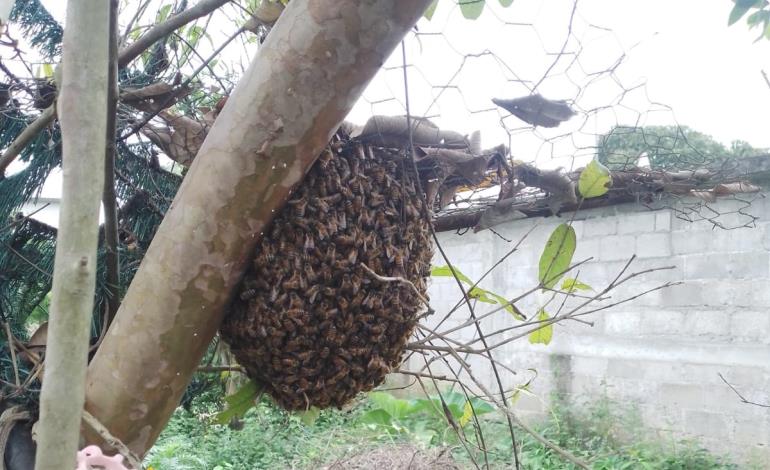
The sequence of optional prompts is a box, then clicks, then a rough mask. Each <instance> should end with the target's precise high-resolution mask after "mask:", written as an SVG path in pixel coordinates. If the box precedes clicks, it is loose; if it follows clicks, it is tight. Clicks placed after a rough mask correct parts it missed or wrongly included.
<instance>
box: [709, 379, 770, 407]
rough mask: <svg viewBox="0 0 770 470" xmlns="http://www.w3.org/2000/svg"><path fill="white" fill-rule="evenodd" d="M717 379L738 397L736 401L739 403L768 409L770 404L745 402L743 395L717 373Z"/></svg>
mask: <svg viewBox="0 0 770 470" xmlns="http://www.w3.org/2000/svg"><path fill="white" fill-rule="evenodd" d="M717 375H719V378H720V379H722V382H724V383H725V384H726V385H727V386H728V387H730V390H732V391H733V393H735V394H736V395H737V396H738V399H740V400H741V403H746V404H747V405H754V406H759V407H761V408H770V404H766V403H757V402H754V401H749V400H747V399H746V398H745V397H744V396H743V395H741V392H739V391H738V389H736V388H735V387H734V386H733V385H732V384H731V383H730V382H728V381H727V379H725V378H724V376H723V375H722V374H721V373H718V374H717Z"/></svg>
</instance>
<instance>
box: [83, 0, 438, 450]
mask: <svg viewBox="0 0 770 470" xmlns="http://www.w3.org/2000/svg"><path fill="white" fill-rule="evenodd" d="M430 1H431V0H402V1H400V2H393V1H390V0H312V1H293V2H289V4H288V6H287V7H286V10H285V11H284V12H283V14H282V15H281V18H280V19H279V20H278V22H277V23H276V25H275V27H274V28H273V30H272V32H271V33H270V35H269V36H268V37H267V39H266V41H265V43H264V45H263V46H262V47H261V48H260V49H259V52H258V53H257V55H256V57H255V59H254V61H253V62H252V64H251V66H250V67H249V70H248V71H247V72H246V74H245V75H244V77H243V78H242V79H241V82H240V83H239V84H238V86H237V87H236V88H235V90H234V91H233V93H232V94H231V96H230V99H229V100H228V102H227V105H226V106H225V107H224V109H223V110H222V113H221V114H220V115H219V117H218V119H217V120H216V123H215V124H214V126H213V127H212V129H211V131H210V132H209V134H208V137H207V138H206V140H205V142H204V143H203V146H202V147H201V150H200V152H199V155H198V157H197V158H196V159H195V161H194V163H193V165H192V166H191V168H190V170H189V172H188V173H187V176H186V178H185V180H184V182H183V183H182V186H181V188H180V189H179V192H178V193H177V195H176V197H175V199H174V202H173V203H172V205H171V208H170V209H169V211H168V213H167V214H166V217H165V218H164V220H163V222H162V223H161V225H160V227H159V228H158V231H157V233H156V235H155V237H154V239H153V241H152V243H151V245H150V247H149V249H148V251H147V254H146V256H145V257H144V260H143V261H142V265H141V267H140V269H139V271H138V272H137V273H136V276H135V277H134V279H133V282H132V283H131V286H130V287H129V290H128V292H127V294H126V296H125V298H124V299H123V302H122V304H121V306H120V310H119V311H118V315H117V316H116V317H115V320H114V321H113V323H112V326H111V327H110V330H109V332H108V333H107V335H106V337H105V338H104V341H103V343H102V345H101V347H100V348H99V350H98V351H97V353H96V356H95V357H94V359H93V361H92V362H91V365H90V368H89V373H88V385H87V392H86V395H87V399H86V401H87V405H86V407H87V409H88V410H89V412H91V413H92V414H93V415H94V416H96V417H98V418H99V420H100V421H101V422H102V423H103V424H104V425H105V426H106V427H107V428H108V429H110V431H111V432H112V433H113V434H114V435H115V436H116V437H117V438H119V439H120V440H121V441H123V442H124V443H126V445H128V447H129V448H130V449H131V450H132V451H134V452H135V453H137V454H138V455H140V456H141V455H143V454H144V453H145V452H146V451H147V450H148V449H149V448H150V447H151V446H152V444H153V443H154V442H155V439H156V438H157V437H158V434H160V432H161V430H162V429H163V426H164V425H165V423H166V422H167V421H168V419H169V417H170V416H171V414H172V413H173V411H174V409H175V408H176V406H177V405H178V403H179V399H180V398H181V396H182V394H183V393H184V390H185V388H186V386H187V384H188V383H189V381H190V379H191V378H192V375H193V373H194V372H195V370H196V368H197V366H198V363H199V361H200V359H201V357H202V356H203V354H204V352H205V351H206V348H207V346H208V344H209V342H210V341H211V339H212V338H213V337H214V335H215V333H216V331H217V329H218V328H219V324H220V323H221V321H222V318H223V316H224V314H225V308H226V306H227V304H228V301H229V299H230V298H231V295H232V292H233V290H234V289H235V287H236V286H237V284H238V282H239V281H240V278H241V276H242V274H243V271H244V269H245V268H246V266H247V265H248V262H249V260H250V259H251V258H252V257H253V256H254V249H255V246H256V243H257V241H258V240H259V238H260V234H261V232H262V230H264V229H265V227H267V226H268V224H269V223H270V221H271V220H272V218H273V215H274V213H275V212H276V211H277V210H279V209H280V208H281V207H282V206H283V204H284V203H285V202H286V199H287V198H288V196H289V193H290V191H291V189H292V188H293V187H294V185H296V184H298V183H299V182H300V181H301V180H302V178H303V176H304V175H305V173H306V172H307V170H308V169H309V168H310V166H311V165H312V163H313V162H314V161H315V159H316V157H317V155H318V154H319V153H320V151H321V150H322V149H323V147H324V146H325V145H326V144H327V143H328V141H329V139H330V137H331V136H332V134H333V132H334V131H335V130H336V129H337V127H338V126H339V124H340V123H341V122H342V120H343V118H344V117H345V115H346V114H347V113H348V112H349V110H350V109H351V107H352V106H353V104H354V103H355V102H356V99H357V98H358V97H359V96H360V94H361V92H362V91H363V89H364V87H365V86H366V84H367V83H368V82H369V81H370V80H371V79H372V77H374V75H375V74H376V73H377V71H378V70H379V68H380V67H381V66H382V64H383V63H384V62H385V60H386V59H387V57H388V56H389V55H390V54H391V52H392V51H393V49H394V48H395V46H396V45H397V44H398V42H399V41H400V40H401V39H402V37H403V35H404V34H406V32H407V31H409V29H410V28H411V27H412V26H413V25H414V24H415V22H416V21H417V19H418V18H419V16H420V15H421V14H422V12H423V11H424V9H425V8H426V7H427V6H428V4H429V3H430ZM223 162H226V164H223ZM87 438H88V439H89V440H91V442H99V437H98V436H95V435H93V434H89V435H88V436H87Z"/></svg>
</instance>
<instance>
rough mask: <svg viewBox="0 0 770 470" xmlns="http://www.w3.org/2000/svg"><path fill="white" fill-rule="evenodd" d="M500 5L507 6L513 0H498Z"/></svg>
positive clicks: (511, 3)
mask: <svg viewBox="0 0 770 470" xmlns="http://www.w3.org/2000/svg"><path fill="white" fill-rule="evenodd" d="M500 5H502V6H503V8H508V7H509V6H511V5H513V0H500Z"/></svg>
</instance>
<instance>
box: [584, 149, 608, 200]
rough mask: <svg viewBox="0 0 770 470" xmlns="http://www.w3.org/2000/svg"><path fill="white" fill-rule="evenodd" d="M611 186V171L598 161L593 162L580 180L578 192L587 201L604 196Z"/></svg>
mask: <svg viewBox="0 0 770 470" xmlns="http://www.w3.org/2000/svg"><path fill="white" fill-rule="evenodd" d="M611 185H612V177H611V176H610V170H609V169H608V168H607V167H606V166H604V165H602V164H601V163H599V161H598V160H596V159H593V160H591V163H589V164H588V166H586V167H585V168H584V169H583V171H582V172H581V173H580V178H579V179H578V191H580V195H581V196H583V197H584V198H586V199H588V198H592V197H599V196H603V195H604V194H606V193H607V191H609V187H610V186H611Z"/></svg>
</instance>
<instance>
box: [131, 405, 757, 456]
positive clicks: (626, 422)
mask: <svg viewBox="0 0 770 470" xmlns="http://www.w3.org/2000/svg"><path fill="white" fill-rule="evenodd" d="M442 396H443V398H444V401H445V403H446V405H447V407H446V410H448V413H449V414H451V416H452V422H453V423H454V424H453V425H451V424H449V423H448V422H447V419H446V417H445V416H446V414H445V413H446V411H445V410H444V407H443V406H442V405H441V401H440V400H439V399H438V396H434V397H431V398H430V399H428V398H424V397H419V398H414V399H400V398H396V397H394V396H392V395H390V394H388V393H383V392H375V393H372V394H370V395H369V397H367V398H366V399H363V400H362V401H361V402H359V403H358V404H357V405H356V406H355V407H354V408H352V409H350V410H347V411H336V410H327V411H322V412H321V413H320V415H319V416H318V418H317V419H316V420H315V421H314V422H313V424H310V425H306V424H303V422H302V417H301V415H297V414H290V413H287V412H284V411H282V410H279V409H277V408H276V407H275V406H273V405H271V404H270V403H269V402H268V401H267V400H266V399H263V400H262V401H261V402H260V404H259V406H257V407H256V408H253V409H251V410H250V411H249V412H248V413H247V414H246V416H245V417H244V419H243V422H242V424H243V427H242V429H241V430H239V431H236V430H234V429H231V428H230V427H228V426H221V425H213V424H210V422H211V416H213V415H214V414H215V412H216V411H217V410H218V406H219V405H216V404H212V403H213V402H212V401H206V400H205V399H204V400H198V403H197V404H196V405H195V406H194V407H193V409H192V410H191V411H185V410H183V409H180V410H178V411H177V412H176V414H175V415H174V417H173V419H172V420H171V422H170V423H169V425H168V427H167V428H166V430H165V431H164V432H163V434H162V435H161V437H160V440H159V441H158V443H157V445H156V446H155V448H154V449H153V450H152V451H151V453H150V455H149V456H148V457H147V462H146V463H147V464H148V465H150V466H151V467H152V468H153V469H154V470H167V469H174V470H185V469H189V470H198V469H201V470H202V469H207V470H211V469H214V470H224V469H262V468H271V469H272V468H318V467H320V466H322V465H324V464H329V463H332V462H335V461H336V460H338V459H341V458H346V457H349V456H351V455H354V454H357V453H360V452H362V451H366V450H367V449H371V448H375V447H378V446H385V445H390V444H411V445H414V446H416V447H418V448H449V449H450V450H451V456H452V458H454V460H455V461H456V462H457V463H458V464H459V465H460V466H461V467H467V468H473V464H472V462H471V457H472V458H473V459H475V460H476V461H477V462H478V463H479V464H480V465H483V463H484V458H483V456H482V453H481V452H480V451H479V450H478V448H477V447H476V446H477V444H479V440H478V439H479V437H478V433H477V432H476V429H477V428H476V427H475V422H476V419H478V421H479V422H480V423H481V429H482V431H483V439H484V445H485V446H486V448H487V449H488V452H487V459H488V462H489V465H490V467H491V468H509V467H510V463H511V462H512V458H513V456H512V453H511V446H510V440H509V439H510V438H509V437H508V433H507V425H506V423H505V422H504V421H502V420H501V419H500V415H499V414H498V413H495V412H493V410H492V408H491V407H490V406H489V405H488V404H487V403H484V402H483V401H481V400H478V399H472V400H471V401H470V403H471V404H472V405H473V408H474V411H475V414H476V418H474V417H473V413H471V412H470V410H469V408H470V406H469V405H468V403H469V402H468V400H467V399H466V397H465V395H463V394H461V393H458V392H445V393H443V394H442ZM201 403H203V405H201ZM455 428H456V429H458V430H459V431H460V432H462V433H463V434H464V435H465V437H466V439H467V444H466V445H463V444H462V442H461V440H460V439H459V438H458V434H457V432H456V431H455ZM539 431H540V432H541V433H543V435H544V436H545V437H546V438H548V439H550V440H552V441H553V442H554V443H556V444H557V445H559V446H561V447H563V448H565V449H567V450H570V451H571V452H573V453H574V454H576V455H578V456H580V457H582V458H584V459H586V460H588V461H590V462H591V463H592V468H594V469H597V470H600V469H601V470H620V469H655V470H658V469H662V470H687V469H693V470H694V469H697V470H728V469H738V468H739V467H738V466H736V465H734V464H732V463H730V462H728V461H727V460H725V459H723V458H720V457H717V456H714V455H712V454H710V453H708V452H707V451H705V450H703V449H699V448H698V447H697V445H696V443H692V442H677V443H674V442H671V441H669V442H659V441H652V440H649V441H642V440H640V436H641V435H642V434H643V432H642V430H641V428H640V423H639V421H638V419H635V418H634V413H633V412H629V411H623V410H622V409H621V408H620V407H619V405H615V404H612V403H611V402H609V401H608V400H606V399H599V401H597V402H593V403H592V404H590V405H588V406H586V407H585V411H584V412H582V413H573V412H569V411H567V410H566V409H565V408H564V407H563V406H561V405H558V406H556V407H555V409H554V410H552V414H551V416H550V418H549V419H548V421H547V422H546V423H543V425H541V426H540V427H539ZM517 438H518V439H521V448H520V458H521V463H522V465H523V468H527V469H543V470H548V469H554V470H555V469H559V470H561V469H571V468H573V467H572V466H570V465H568V464H567V463H565V462H564V460H562V459H561V457H559V456H558V455H557V454H556V453H554V452H553V451H552V450H550V449H547V448H545V447H543V446H542V445H540V444H539V443H537V442H536V441H534V439H532V438H530V437H529V436H528V435H526V434H524V432H523V431H521V430H519V431H518V433H517ZM630 439H633V440H634V443H632V444H626V442H628V440H630ZM474 449H475V450H474ZM749 468H751V467H749ZM757 468H759V467H757Z"/></svg>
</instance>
